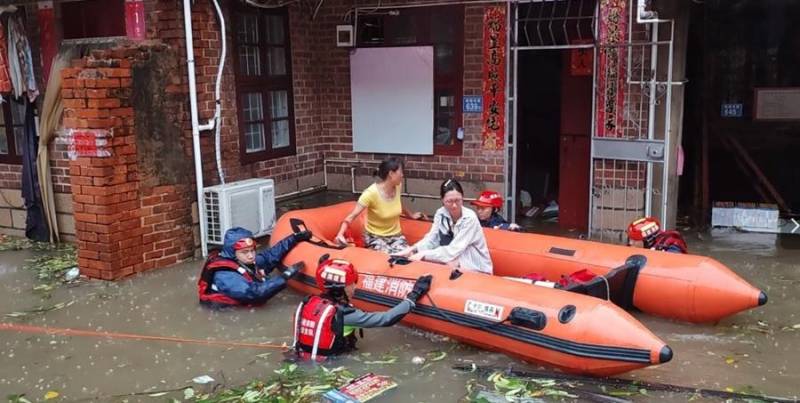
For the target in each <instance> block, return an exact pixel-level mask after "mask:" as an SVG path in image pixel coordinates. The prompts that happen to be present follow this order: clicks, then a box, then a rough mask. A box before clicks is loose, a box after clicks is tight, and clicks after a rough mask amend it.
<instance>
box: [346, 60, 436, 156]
mask: <svg viewBox="0 0 800 403" xmlns="http://www.w3.org/2000/svg"><path fill="white" fill-rule="evenodd" d="M350 96H351V102H352V114H353V151H354V152H375V153H390V154H428V155H430V154H433V47H431V46H406V47H391V48H358V49H355V50H354V51H353V52H352V53H351V54H350Z"/></svg>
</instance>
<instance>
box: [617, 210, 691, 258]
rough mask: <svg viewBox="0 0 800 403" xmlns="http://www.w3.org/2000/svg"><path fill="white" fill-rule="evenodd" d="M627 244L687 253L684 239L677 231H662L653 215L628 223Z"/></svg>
mask: <svg viewBox="0 0 800 403" xmlns="http://www.w3.org/2000/svg"><path fill="white" fill-rule="evenodd" d="M628 245H630V246H642V247H644V248H647V249H654V250H662V251H665V252H673V253H687V248H686V241H684V240H683V236H681V234H680V233H679V232H678V231H664V230H662V229H661V223H660V222H659V221H658V219H656V218H655V217H644V218H640V219H638V220H634V221H633V222H632V223H630V225H628Z"/></svg>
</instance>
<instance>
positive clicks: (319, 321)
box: [294, 295, 355, 360]
mask: <svg viewBox="0 0 800 403" xmlns="http://www.w3.org/2000/svg"><path fill="white" fill-rule="evenodd" d="M347 309H348V307H346V306H343V305H339V304H337V303H336V302H333V301H331V300H329V299H327V298H323V297H320V296H317V295H311V296H308V297H306V298H305V299H303V302H301V303H300V304H299V305H298V306H297V311H296V312H295V315H294V347H295V349H296V350H297V352H298V353H300V354H301V355H304V356H305V355H308V356H309V358H311V359H312V360H316V359H317V357H318V356H330V355H338V354H342V353H345V352H347V351H349V350H352V349H353V348H355V343H354V340H351V339H352V337H345V335H344V314H345V311H347Z"/></svg>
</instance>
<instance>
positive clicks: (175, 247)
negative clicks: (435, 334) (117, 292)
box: [62, 46, 194, 280]
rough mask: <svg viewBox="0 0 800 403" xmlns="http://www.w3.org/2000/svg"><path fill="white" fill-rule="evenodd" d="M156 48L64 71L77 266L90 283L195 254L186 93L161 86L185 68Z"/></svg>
mask: <svg viewBox="0 0 800 403" xmlns="http://www.w3.org/2000/svg"><path fill="white" fill-rule="evenodd" d="M155 49H156V50H153V49H151V48H147V47H145V46H142V47H130V48H117V49H111V50H104V51H94V52H93V53H92V56H90V57H87V58H84V59H81V60H77V61H74V62H73V67H72V68H68V69H64V70H63V72H62V79H63V82H62V96H63V102H64V128H65V132H66V133H65V137H66V142H67V144H68V148H69V151H70V156H71V158H73V160H72V161H70V176H71V178H70V179H71V180H70V182H71V187H72V195H73V205H74V212H75V213H74V214H75V229H76V237H77V240H78V265H79V266H80V269H81V272H82V273H84V274H86V275H88V276H90V277H95V278H102V279H107V280H110V279H117V278H120V277H124V276H127V275H130V274H133V273H135V272H139V271H142V270H148V269H153V268H159V267H165V266H168V265H171V264H174V263H177V262H179V261H181V260H184V259H186V258H189V257H191V256H193V253H194V239H193V236H192V230H193V227H192V217H191V215H192V214H191V211H192V210H191V202H192V197H193V194H194V191H193V188H192V186H191V183H192V181H193V178H192V177H191V175H187V174H185V172H186V170H185V169H183V167H184V166H185V165H186V164H187V161H188V163H189V164H190V163H191V156H186V155H183V151H182V150H183V139H182V132H181V131H180V130H175V128H174V125H175V124H176V123H175V121H176V120H179V119H180V116H181V115H182V114H181V108H182V104H183V102H182V101H183V100H184V98H185V97H184V96H182V95H185V94H177V95H173V96H172V97H170V96H165V95H163V94H164V88H163V86H161V84H160V81H159V80H162V76H168V75H169V74H177V73H172V71H181V70H179V69H178V68H177V66H174V58H170V57H164V56H162V55H160V54H159V56H158V57H154V56H153V54H154V52H155V53H157V52H166V51H165V48H164V47H163V46H157V47H155ZM166 53H168V52H166ZM154 60H156V62H154ZM137 69H138V70H137ZM137 71H138V73H137ZM137 75H138V77H139V82H136V80H137V78H136V77H137ZM163 79H168V78H163ZM137 114H139V116H138V118H137ZM175 150H178V151H177V152H176V151H175Z"/></svg>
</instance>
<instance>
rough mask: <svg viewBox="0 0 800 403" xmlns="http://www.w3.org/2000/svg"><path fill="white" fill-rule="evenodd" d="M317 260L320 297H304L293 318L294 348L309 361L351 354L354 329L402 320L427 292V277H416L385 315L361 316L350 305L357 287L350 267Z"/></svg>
mask: <svg viewBox="0 0 800 403" xmlns="http://www.w3.org/2000/svg"><path fill="white" fill-rule="evenodd" d="M321 260H322V262H321V263H320V264H319V266H317V272H316V280H317V287H319V289H320V290H322V291H323V292H322V295H319V296H317V295H312V296H309V297H306V298H305V299H304V300H303V302H301V303H300V305H299V306H298V307H297V311H296V312H295V316H294V337H295V338H294V347H295V349H296V350H297V351H298V353H300V354H301V355H310V356H309V358H311V359H312V360H315V359H317V357H318V356H330V355H337V354H342V353H346V352H348V351H350V350H353V349H354V348H355V342H356V336H355V330H356V329H363V328H371V327H386V326H392V325H394V324H395V323H397V322H399V321H400V320H402V319H403V317H405V316H406V314H408V313H409V312H410V311H411V309H412V308H414V306H415V305H416V302H417V301H418V300H419V299H420V298H422V296H423V295H425V294H426V293H427V292H428V290H429V289H430V287H431V280H432V279H433V276H431V275H427V276H421V277H419V278H418V279H417V281H416V283H414V288H413V289H412V290H411V292H409V293H408V294H407V295H406V297H405V298H404V299H403V300H402V301H400V303H399V304H397V305H395V306H394V308H392V309H390V310H388V311H384V312H364V311H362V310H360V309H357V308H355V307H354V306H353V305H351V304H350V297H352V296H353V293H354V292H355V288H356V283H358V271H356V269H355V267H354V266H353V264H352V263H350V262H348V261H346V260H342V259H328V258H327V255H326V256H323V259H321Z"/></svg>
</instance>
